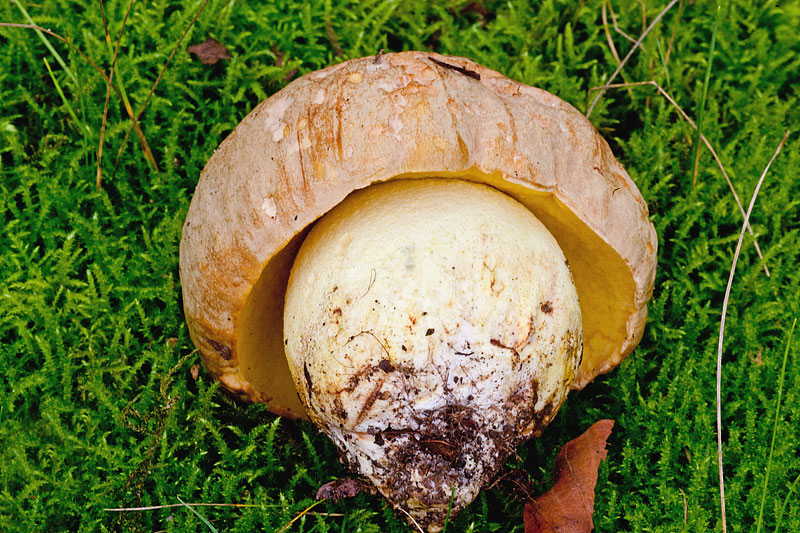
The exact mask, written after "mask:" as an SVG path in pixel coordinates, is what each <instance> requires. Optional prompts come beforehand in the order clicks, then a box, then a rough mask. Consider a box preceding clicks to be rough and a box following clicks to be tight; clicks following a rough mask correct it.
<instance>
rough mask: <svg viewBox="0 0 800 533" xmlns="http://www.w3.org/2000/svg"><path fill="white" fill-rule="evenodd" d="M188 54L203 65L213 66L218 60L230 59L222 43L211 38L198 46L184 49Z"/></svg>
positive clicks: (229, 54)
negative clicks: (194, 56)
mask: <svg viewBox="0 0 800 533" xmlns="http://www.w3.org/2000/svg"><path fill="white" fill-rule="evenodd" d="M186 51H187V52H189V53H190V54H194V55H196V56H197V58H198V59H199V60H200V61H201V62H202V63H203V64H204V65H213V64H214V63H216V62H217V61H219V60H220V59H230V58H231V53H230V52H228V49H227V48H225V47H224V46H223V45H222V43H220V42H219V41H218V40H216V39H213V38H211V37H209V38H207V39H206V40H205V41H203V42H202V43H200V44H195V45H192V46H190V47H189V48H187V49H186Z"/></svg>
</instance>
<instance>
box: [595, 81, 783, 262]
mask: <svg viewBox="0 0 800 533" xmlns="http://www.w3.org/2000/svg"><path fill="white" fill-rule="evenodd" d="M640 85H652V86H653V87H655V88H656V89H657V90H658V92H659V93H661V95H662V96H663V97H664V98H666V99H667V101H668V102H669V103H670V104H672V106H673V107H674V108H675V109H677V110H678V112H679V113H680V114H681V116H682V117H683V119H684V120H685V121H686V122H688V123H689V125H690V126H691V127H692V128H694V129H697V125H696V124H695V123H694V121H693V120H692V119H691V118H689V115H687V114H686V112H685V111H684V110H683V109H682V108H681V106H679V105H678V103H677V102H676V101H675V100H674V99H673V98H672V97H671V96H670V95H669V93H668V92H667V91H665V90H664V89H663V88H662V87H661V86H660V85H659V84H658V83H657V82H655V81H653V80H648V81H634V82H630V83H614V84H611V85H603V86H601V87H592V88H591V89H589V91H590V92H591V91H599V90H601V89H622V88H625V87H637V86H640ZM700 140H701V141H703V144H705V145H706V148H708V151H709V152H711V156H712V157H713V158H714V161H716V162H717V166H718V167H719V169H720V171H721V172H722V176H723V177H724V178H725V182H726V183H727V184H728V188H729V189H730V191H731V193H732V194H733V199H734V200H735V201H736V205H737V206H738V207H739V213H741V215H742V218H744V216H745V213H744V207H743V206H742V202H741V200H739V195H738V194H737V193H736V188H735V187H734V186H733V182H732V181H731V178H730V176H728V172H727V171H726V170H725V166H724V165H723V164H722V160H720V158H719V155H717V152H716V150H714V148H713V147H712V146H711V143H710V142H709V141H708V139H707V138H706V136H705V135H700ZM747 231H748V232H749V233H750V235H752V236H753V246H754V247H755V249H756V253H757V254H758V258H759V260H763V259H764V255H763V254H762V253H761V247H760V246H759V245H758V240H757V239H756V234H755V232H754V231H753V228H752V227H751V226H750V223H748V224H747ZM764 273H765V274H766V275H767V277H770V274H769V268H767V264H766V263H764Z"/></svg>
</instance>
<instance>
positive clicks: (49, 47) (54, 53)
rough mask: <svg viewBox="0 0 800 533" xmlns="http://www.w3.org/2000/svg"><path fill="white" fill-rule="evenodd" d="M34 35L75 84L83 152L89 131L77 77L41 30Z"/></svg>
mask: <svg viewBox="0 0 800 533" xmlns="http://www.w3.org/2000/svg"><path fill="white" fill-rule="evenodd" d="M13 1H14V4H16V6H17V9H19V11H20V13H22V16H23V17H24V18H25V20H26V21H27V22H28V23H29V24H31V25H34V26H35V25H36V23H35V22H34V21H33V17H31V16H30V14H28V11H27V10H26V9H25V7H24V6H23V5H22V4H21V3H19V0H13ZM36 35H38V36H39V39H41V41H42V42H43V43H44V45H45V47H46V48H47V50H49V51H50V54H51V55H52V56H53V58H54V59H55V60H56V62H57V63H58V64H59V66H61V68H62V69H63V70H64V72H65V73H66V74H67V76H68V77H69V79H70V80H72V82H73V83H74V84H75V87H76V88H77V89H78V95H79V96H78V101H79V102H80V105H81V117H82V119H83V120H81V121H80V122H79V124H83V125H84V126H86V127H85V129H82V130H81V133H82V134H83V145H84V150H85V149H86V148H88V146H89V143H90V139H91V129H90V128H89V127H88V125H87V122H86V107H85V105H84V102H83V100H84V97H83V90H82V88H81V84H80V82H79V81H78V77H77V76H76V75H75V73H74V72H72V69H70V68H69V67H68V66H67V63H66V61H64V59H63V58H62V57H61V54H59V53H58V52H57V51H56V49H55V48H54V47H53V45H52V44H50V41H49V40H48V39H47V37H45V35H44V32H42V31H41V30H36ZM63 98H64V97H63V96H62V99H63ZM85 151H86V150H85ZM87 157H88V156H87Z"/></svg>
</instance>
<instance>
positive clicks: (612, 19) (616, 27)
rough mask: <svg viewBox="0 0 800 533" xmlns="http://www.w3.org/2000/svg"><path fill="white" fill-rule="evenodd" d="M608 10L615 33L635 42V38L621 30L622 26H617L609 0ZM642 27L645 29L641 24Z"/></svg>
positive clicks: (615, 16)
mask: <svg viewBox="0 0 800 533" xmlns="http://www.w3.org/2000/svg"><path fill="white" fill-rule="evenodd" d="M603 7H605V3H604V4H603ZM608 11H609V13H611V24H613V25H614V30H615V31H616V32H617V33H619V34H620V35H622V36H623V37H625V38H626V39H627V40H629V41H630V42H632V43H634V44H635V43H636V39H634V38H633V37H631V36H630V35H628V34H627V33H626V32H624V31H622V28H620V27H619V24H618V23H617V15H616V13H614V8H613V7H612V6H611V2H610V1H609V2H608ZM644 29H645V26H642V30H644ZM642 50H644V46H642ZM617 61H619V59H617Z"/></svg>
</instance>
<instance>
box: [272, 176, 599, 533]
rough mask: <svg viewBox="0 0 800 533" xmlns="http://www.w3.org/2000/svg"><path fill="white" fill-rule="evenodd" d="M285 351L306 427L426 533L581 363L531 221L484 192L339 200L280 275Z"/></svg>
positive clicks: (539, 422)
mask: <svg viewBox="0 0 800 533" xmlns="http://www.w3.org/2000/svg"><path fill="white" fill-rule="evenodd" d="M284 335H285V345H286V356H287V359H288V361H289V368H290V370H291V373H292V377H293V379H294V382H295V385H296V386H297V390H298V392H299V395H300V398H301V400H302V402H303V404H304V406H305V408H306V410H307V412H308V415H309V417H310V418H311V420H312V421H313V422H314V423H315V424H316V425H317V426H318V427H319V428H320V429H321V430H322V431H323V432H325V433H326V434H327V435H328V436H329V437H331V439H332V440H333V441H334V442H335V444H336V445H337V446H338V448H339V449H340V450H341V451H342V452H343V456H344V460H345V462H346V463H347V464H348V466H349V467H350V468H352V469H353V470H355V471H357V472H358V473H360V474H361V475H364V476H366V477H367V478H369V479H370V480H371V481H372V482H373V483H374V484H375V486H376V487H377V488H378V490H379V491H380V492H381V493H382V494H383V495H384V496H386V497H387V498H388V499H389V500H390V501H391V502H392V504H393V505H395V506H399V507H402V508H403V509H405V510H406V511H407V512H408V513H410V514H411V516H413V517H414V518H415V519H416V520H417V521H418V522H419V523H421V524H422V525H424V526H426V527H428V529H429V530H430V531H436V530H437V529H440V528H441V524H442V523H443V522H444V519H445V516H446V514H447V509H448V505H449V503H450V498H451V491H452V490H453V487H455V496H454V502H453V512H457V511H458V510H460V509H462V508H463V507H464V506H466V505H467V504H468V503H469V502H470V501H472V500H473V499H474V498H475V496H476V495H477V494H478V492H479V490H480V488H481V487H482V486H483V485H484V484H486V483H487V482H488V481H489V480H491V479H492V478H493V477H494V476H495V474H496V473H497V471H498V470H499V468H500V467H501V466H502V464H503V462H504V461H505V459H506V458H507V457H508V456H509V454H511V453H512V452H513V450H514V449H515V447H516V446H517V445H518V444H519V443H520V442H522V441H523V440H525V439H527V438H529V437H531V436H534V435H537V434H538V433H539V432H540V431H541V430H542V429H543V428H544V426H546V425H547V423H549V422H550V420H551V419H552V418H553V416H554V415H555V413H556V411H557V410H558V408H559V407H560V406H561V404H562V402H563V400H564V398H565V397H566V394H567V392H568V390H569V386H570V383H571V382H572V379H573V378H574V376H575V373H576V371H577V368H578V366H579V364H580V360H581V350H582V345H583V339H582V330H581V314H580V307H579V304H578V296H577V293H576V290H575V287H574V285H573V283H572V277H571V274H570V272H569V268H568V266H567V265H566V261H565V259H564V255H563V253H562V252H561V250H560V248H559V247H558V244H557V243H556V241H555V239H554V238H553V237H552V236H551V235H550V233H549V232H548V231H547V229H546V228H545V227H544V225H542V224H541V223H540V222H539V220H538V219H537V218H536V217H535V216H534V215H533V214H532V213H531V212H529V211H528V210H527V209H526V208H525V207H524V206H522V205H521V204H519V203H518V202H517V201H516V200H514V199H512V198H511V197H509V196H507V195H505V194H503V193H501V192H499V191H497V190H496V189H493V188H491V187H489V186H486V185H482V184H476V183H471V182H465V181H461V180H456V179H446V180H445V179H435V178H432V179H413V180H396V181H391V182H386V183H382V184H378V185H372V186H370V187H368V188H366V189H362V190H360V191H357V192H355V193H353V194H351V195H350V196H349V197H348V198H346V199H345V200H344V201H343V202H342V203H341V204H339V205H338V206H337V207H336V208H334V209H333V210H332V211H330V212H329V213H328V214H326V215H325V216H324V217H323V218H321V219H320V220H319V221H318V222H317V223H316V225H315V226H314V227H313V228H312V230H311V231H310V233H309V234H308V236H307V237H306V239H305V241H304V242H303V244H302V247H301V249H300V251H299V253H298V255H297V258H296V259H295V262H294V265H293V266H292V271H291V275H290V278H289V285H288V288H287V293H286V304H285V312H284Z"/></svg>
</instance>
